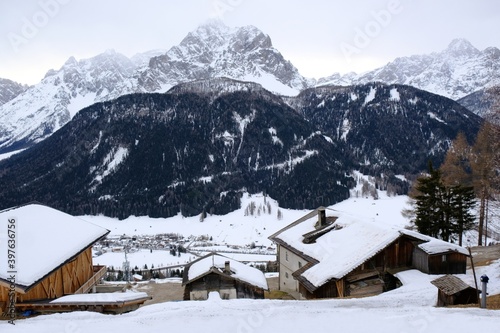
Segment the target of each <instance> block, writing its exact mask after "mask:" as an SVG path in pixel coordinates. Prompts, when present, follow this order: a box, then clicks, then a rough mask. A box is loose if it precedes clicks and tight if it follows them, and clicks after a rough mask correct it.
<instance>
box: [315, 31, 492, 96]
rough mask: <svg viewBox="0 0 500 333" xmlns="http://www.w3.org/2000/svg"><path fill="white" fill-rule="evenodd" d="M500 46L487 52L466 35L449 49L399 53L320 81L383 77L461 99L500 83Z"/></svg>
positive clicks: (341, 82)
mask: <svg viewBox="0 0 500 333" xmlns="http://www.w3.org/2000/svg"><path fill="white" fill-rule="evenodd" d="M499 59H500V50H498V49H497V48H496V47H490V48H488V49H486V50H484V51H483V52H481V51H479V50H478V49H477V48H475V47H474V46H473V45H472V44H471V43H470V42H469V41H467V40H466V39H463V38H462V39H454V40H453V41H452V42H451V43H450V44H449V45H448V47H447V48H446V49H444V50H443V51H441V52H435V53H431V54H424V55H413V56H409V57H399V58H396V59H395V60H394V61H391V62H390V63H388V64H387V65H385V66H384V67H381V68H378V69H375V70H373V71H370V72H367V73H364V74H359V75H352V74H350V75H339V74H333V75H331V76H328V77H326V78H322V79H319V80H318V83H317V84H318V85H324V84H334V85H353V84H364V83H368V82H372V81H380V82H385V83H391V84H406V85H411V86H414V87H417V88H419V89H422V90H427V91H429V92H432V93H435V94H439V95H442V96H446V97H449V98H452V99H455V100H456V99H459V98H462V97H464V96H466V95H468V94H471V93H473V92H475V91H478V90H481V89H483V88H485V87H491V86H493V85H496V84H499V83H500V62H499Z"/></svg>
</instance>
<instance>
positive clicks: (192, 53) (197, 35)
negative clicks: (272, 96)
mask: <svg viewBox="0 0 500 333" xmlns="http://www.w3.org/2000/svg"><path fill="white" fill-rule="evenodd" d="M214 77H229V78H232V79H236V80H243V81H254V82H257V83H259V84H261V85H262V86H263V87H264V88H266V89H268V90H270V91H273V92H277V93H280V94H283V95H296V94H298V92H299V91H300V90H301V89H304V88H306V87H307V85H308V84H307V80H306V79H305V78H304V77H302V76H301V75H300V74H299V72H298V70H297V69H296V68H295V67H294V66H293V65H292V64H291V63H290V62H289V61H286V60H285V59H284V58H283V56H282V55H281V54H280V53H279V51H278V50H276V49H275V48H274V47H273V46H272V42H271V38H270V37H269V36H268V35H266V34H264V33H263V32H262V31H260V30H259V29H257V28H256V27H254V26H245V27H241V28H230V27H227V26H225V25H224V24H222V23H220V22H219V21H210V22H209V23H208V24H205V25H202V26H200V27H198V28H197V29H196V30H194V31H192V32H190V33H189V34H188V35H187V36H186V37H185V38H184V39H183V40H182V41H181V43H180V44H179V45H177V46H174V47H172V48H171V49H170V50H168V51H167V52H166V53H165V54H164V55H161V56H158V57H154V58H152V59H151V61H150V63H149V66H148V68H146V69H144V70H142V71H141V72H140V74H139V78H138V85H139V87H140V90H141V91H144V92H150V91H166V90H168V89H169V88H171V87H172V86H174V85H176V84H178V83H181V82H187V81H194V80H202V79H208V78H214Z"/></svg>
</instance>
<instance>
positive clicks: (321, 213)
mask: <svg viewBox="0 0 500 333" xmlns="http://www.w3.org/2000/svg"><path fill="white" fill-rule="evenodd" d="M324 226H326V212H325V207H319V208H318V222H317V223H316V224H315V225H314V227H315V228H316V229H319V228H322V227H324Z"/></svg>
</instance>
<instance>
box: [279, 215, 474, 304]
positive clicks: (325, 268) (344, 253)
mask: <svg viewBox="0 0 500 333" xmlns="http://www.w3.org/2000/svg"><path fill="white" fill-rule="evenodd" d="M269 238H270V239H271V240H272V241H274V242H275V243H276V244H277V245H278V263H279V271H280V275H279V287H280V290H283V291H286V292H288V293H290V294H292V296H294V297H296V298H306V299H313V298H330V297H346V296H356V297H357V296H369V295H376V294H379V293H382V292H383V291H387V290H391V289H394V288H396V287H397V286H398V283H399V281H398V280H397V279H396V278H395V277H394V276H393V275H392V272H394V271H398V270H401V269H408V268H417V269H420V270H421V271H424V272H425V273H429V271H425V270H424V269H423V267H424V263H425V264H426V265H427V267H432V268H433V269H432V270H430V271H431V272H432V273H433V274H442V273H446V272H448V271H449V270H451V268H453V270H454V271H457V272H459V273H465V263H466V257H467V251H466V250H465V249H464V248H461V247H459V246H457V245H454V244H450V243H448V242H444V241H441V240H438V239H435V238H432V237H429V236H425V235H422V234H419V233H417V232H413V231H409V230H404V229H398V228H393V227H390V226H387V225H385V224H384V223H383V222H382V223H375V222H373V221H371V220H370V221H366V220H365V219H363V218H357V217H355V216H352V215H349V214H345V213H340V212H336V211H333V210H330V209H326V208H324V207H320V208H318V209H316V210H314V211H312V212H310V213H309V214H307V215H305V216H304V217H302V218H300V219H298V220H297V221H295V222H293V223H292V224H290V225H288V226H287V227H285V228H283V229H281V230H279V231H278V232H276V233H275V234H273V235H271V236H270V237H269ZM416 251H420V252H422V253H423V254H425V255H422V256H421V257H419V256H417V257H415V253H417V252H416ZM420 252H418V253H420ZM434 258H440V259H443V258H444V260H445V261H444V263H443V264H441V265H440V266H438V267H437V268H436V269H434V266H433V263H434V261H433V260H434ZM451 259H453V260H456V262H455V261H450V260H451ZM420 262H422V265H421V266H418V265H416V263H420Z"/></svg>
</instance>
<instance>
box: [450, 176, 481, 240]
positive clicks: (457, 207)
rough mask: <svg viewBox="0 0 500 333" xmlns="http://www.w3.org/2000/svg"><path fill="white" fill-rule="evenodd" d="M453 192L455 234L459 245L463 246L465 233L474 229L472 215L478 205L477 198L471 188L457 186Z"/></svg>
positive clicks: (453, 188)
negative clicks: (473, 209)
mask: <svg viewBox="0 0 500 333" xmlns="http://www.w3.org/2000/svg"><path fill="white" fill-rule="evenodd" d="M451 192H452V201H451V205H452V214H453V220H454V232H455V233H456V234H457V235H458V244H459V245H460V246H462V243H463V241H462V238H463V233H464V231H467V230H471V229H472V228H473V227H474V221H475V216H474V214H472V213H471V209H472V208H473V207H474V206H475V204H476V196H475V194H474V188H473V187H471V186H461V185H457V186H455V187H452V188H451Z"/></svg>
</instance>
